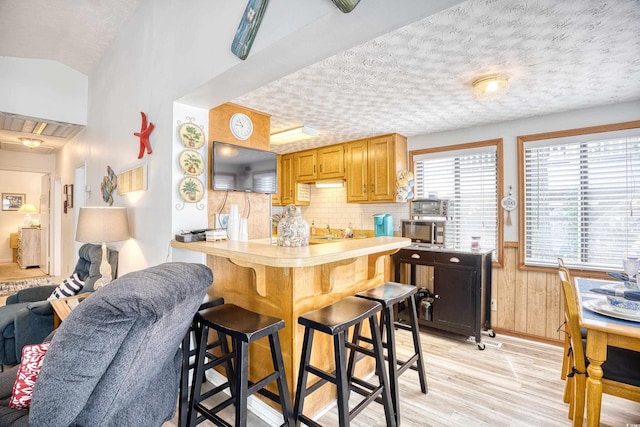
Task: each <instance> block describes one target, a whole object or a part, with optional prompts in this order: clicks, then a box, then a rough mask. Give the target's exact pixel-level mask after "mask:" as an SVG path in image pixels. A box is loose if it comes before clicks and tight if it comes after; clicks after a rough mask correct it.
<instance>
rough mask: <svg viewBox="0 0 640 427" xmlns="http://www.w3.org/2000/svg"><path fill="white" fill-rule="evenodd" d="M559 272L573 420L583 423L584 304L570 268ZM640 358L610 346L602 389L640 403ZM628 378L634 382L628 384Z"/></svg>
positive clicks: (568, 385)
mask: <svg viewBox="0 0 640 427" xmlns="http://www.w3.org/2000/svg"><path fill="white" fill-rule="evenodd" d="M558 275H559V276H560V282H561V283H562V293H563V295H564V298H563V299H564V310H565V319H566V320H567V324H566V328H567V333H568V336H569V344H570V347H571V349H570V351H569V352H568V354H569V358H568V363H569V368H568V371H569V372H568V374H567V378H566V379H567V383H566V385H565V397H567V396H568V399H569V419H571V420H573V425H574V426H582V422H583V419H584V408H585V394H586V384H587V359H586V357H585V342H584V340H583V338H582V333H581V331H580V305H579V304H580V303H579V301H578V292H577V289H576V288H575V285H574V283H573V281H572V280H571V276H570V274H569V271H568V270H567V268H566V267H564V266H563V265H561V266H560V267H559V268H558ZM639 360H640V353H638V352H634V351H630V350H626V349H621V348H617V347H612V346H609V347H608V348H607V360H606V361H605V363H604V364H603V365H602V370H603V376H602V392H603V393H607V394H611V395H614V396H618V397H622V398H624V399H629V400H634V401H636V402H640V378H639V375H638V372H637V366H638V361H639ZM629 369H631V372H634V373H635V377H633V376H631V375H629V376H627V375H626V373H627V372H629ZM612 373H613V374H612ZM621 373H622V374H621ZM612 378H617V379H618V380H614V379H612ZM621 378H624V380H625V382H622V381H620V379H621ZM627 380H629V382H631V384H629V383H627V382H626V381H627Z"/></svg>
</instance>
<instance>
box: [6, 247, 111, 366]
mask: <svg viewBox="0 0 640 427" xmlns="http://www.w3.org/2000/svg"><path fill="white" fill-rule="evenodd" d="M107 251H108V252H107V259H108V261H109V264H111V270H112V272H113V275H114V277H117V271H118V251H115V250H112V249H107ZM78 256H79V258H78V262H77V263H76V267H75V269H74V270H73V272H74V273H77V274H78V277H79V278H80V280H83V281H84V282H85V284H84V288H83V289H82V292H93V285H94V283H95V282H96V281H97V280H98V279H99V278H100V277H101V275H100V262H101V260H102V247H101V246H100V245H94V244H91V243H87V244H84V245H82V246H81V247H80V250H79V251H78ZM55 288H56V285H51V286H38V287H35V288H28V289H23V290H21V291H18V292H17V293H16V294H14V295H11V296H9V297H7V302H6V305H5V306H4V307H0V364H2V365H14V364H16V363H19V362H20V359H21V357H22V347H24V346H25V345H27V344H36V343H40V342H42V340H44V338H45V337H46V336H47V335H49V334H50V333H51V331H53V308H52V307H51V304H50V303H49V302H48V301H46V299H47V298H48V297H49V295H51V292H53V290H54V289H55Z"/></svg>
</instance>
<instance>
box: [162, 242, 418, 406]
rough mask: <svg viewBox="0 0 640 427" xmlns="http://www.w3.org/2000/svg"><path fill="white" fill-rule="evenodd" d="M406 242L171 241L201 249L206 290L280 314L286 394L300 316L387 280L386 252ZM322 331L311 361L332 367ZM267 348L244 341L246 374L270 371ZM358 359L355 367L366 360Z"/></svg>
mask: <svg viewBox="0 0 640 427" xmlns="http://www.w3.org/2000/svg"><path fill="white" fill-rule="evenodd" d="M410 244H411V240H410V239H407V238H403V237H372V238H366V239H344V240H339V241H336V242H330V243H323V244H316V245H310V246H303V247H297V248H294V247H280V246H276V245H272V244H271V240H270V239H255V240H249V241H245V242H241V241H220V242H206V241H203V242H192V243H182V242H177V241H172V242H171V246H172V247H174V248H177V249H184V250H189V251H196V252H202V253H205V254H207V265H208V266H209V267H210V268H211V270H212V271H213V285H212V286H211V289H210V291H209V294H210V296H211V297H218V296H221V297H224V300H225V302H226V303H231V304H235V305H238V306H241V307H243V308H245V309H248V310H251V311H255V312H257V313H261V314H266V315H270V316H275V317H279V318H281V319H283V320H284V322H285V328H284V329H283V330H281V331H280V342H281V346H282V353H283V358H284V366H285V370H286V373H287V382H288V384H289V390H291V392H292V393H291V395H292V398H294V397H295V384H296V380H297V377H298V367H299V366H298V364H299V363H300V354H301V352H302V341H303V333H304V328H303V327H302V326H300V325H298V323H297V320H298V316H299V315H301V314H303V313H306V312H308V311H311V310H315V309H318V308H321V307H324V306H327V305H329V304H332V303H334V302H336V301H338V300H340V299H342V298H344V297H346V296H351V295H354V294H356V293H357V292H360V291H363V290H366V289H371V288H374V287H376V286H378V285H380V284H382V283H383V282H384V281H386V280H391V278H392V276H391V273H392V272H391V268H392V263H391V261H390V256H389V255H391V254H393V253H395V252H397V251H398V250H399V249H400V248H403V247H405V246H408V245H410ZM322 335H324V334H320V335H319V336H318V337H317V338H316V339H314V346H313V347H314V353H313V355H312V358H311V362H312V364H314V365H316V366H324V367H325V368H326V369H327V370H328V371H331V370H332V366H333V343H332V341H331V339H330V337H328V336H327V337H324V336H322ZM268 348H269V347H268V345H267V344H266V343H262V342H257V343H254V344H252V346H251V347H250V357H251V363H250V365H249V366H250V367H251V371H250V373H249V377H250V379H252V380H254V381H255V380H258V379H261V378H263V377H264V375H265V373H267V372H270V371H271V370H272V366H271V357H270V356H267V354H268V353H267V352H268V351H269V350H268ZM363 362H364V361H363ZM359 365H362V366H358V368H360V369H371V366H372V365H368V366H367V364H366V363H362V364H359ZM324 387H327V390H324V391H318V392H316V393H314V394H313V395H311V396H310V397H309V398H308V399H306V400H305V413H307V414H309V415H313V414H315V413H317V412H319V411H320V410H321V409H323V408H324V407H325V406H327V405H328V404H329V403H330V402H331V400H332V399H333V398H335V393H334V392H333V390H331V388H330V387H328V385H325V386H324ZM273 391H274V392H275V391H276V389H275V387H274V389H273Z"/></svg>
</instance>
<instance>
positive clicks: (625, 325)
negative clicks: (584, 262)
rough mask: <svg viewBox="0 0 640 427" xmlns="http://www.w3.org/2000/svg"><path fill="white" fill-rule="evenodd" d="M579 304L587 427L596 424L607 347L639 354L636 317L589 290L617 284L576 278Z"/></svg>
mask: <svg viewBox="0 0 640 427" xmlns="http://www.w3.org/2000/svg"><path fill="white" fill-rule="evenodd" d="M574 280H575V284H576V288H577V289H578V301H579V302H580V326H581V327H582V328H585V329H586V330H587V347H586V356H587V358H588V359H589V367H588V368H587V373H588V376H587V391H586V407H587V426H589V427H595V426H598V425H599V424H600V410H601V405H602V382H601V379H602V364H603V363H604V361H605V360H606V359H607V346H614V347H621V348H627V349H630V350H634V351H640V315H634V314H627V313H622V312H616V311H615V310H613V309H612V308H611V306H609V305H608V304H607V303H606V296H605V295H602V294H597V293H594V292H591V289H594V288H600V287H603V286H607V285H612V284H613V285H616V284H621V283H622V282H615V281H612V280H601V279H591V278H584V277H576V278H575V279H574Z"/></svg>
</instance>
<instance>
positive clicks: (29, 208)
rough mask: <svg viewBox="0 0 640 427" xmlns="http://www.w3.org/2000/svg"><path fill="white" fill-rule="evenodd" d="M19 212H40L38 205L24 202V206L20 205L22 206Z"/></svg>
mask: <svg viewBox="0 0 640 427" xmlns="http://www.w3.org/2000/svg"><path fill="white" fill-rule="evenodd" d="M18 212H20V213H25V214H32V213H38V209H36V207H35V206H33V205H29V204H26V203H24V204H23V205H22V206H20V208H19V209H18Z"/></svg>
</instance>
